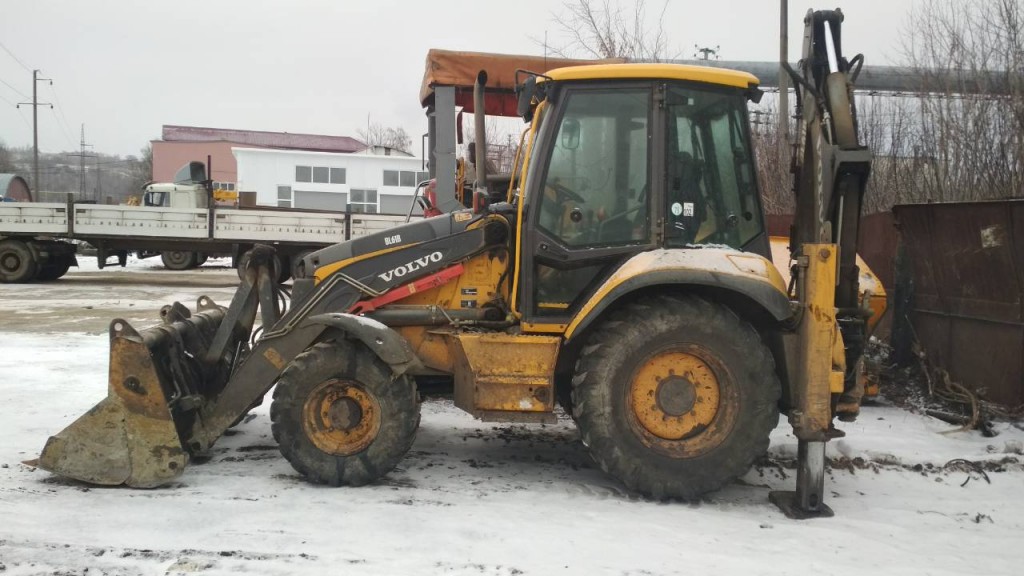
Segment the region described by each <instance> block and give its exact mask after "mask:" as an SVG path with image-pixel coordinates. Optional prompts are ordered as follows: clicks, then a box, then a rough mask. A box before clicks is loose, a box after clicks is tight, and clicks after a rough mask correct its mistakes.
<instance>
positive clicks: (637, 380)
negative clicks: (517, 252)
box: [573, 295, 780, 500]
mask: <svg viewBox="0 0 1024 576" xmlns="http://www.w3.org/2000/svg"><path fill="white" fill-rule="evenodd" d="M779 395H780V385H779V381H778V378H777V376H776V374H775V364H774V361H773V359H772V355H771V353H770V352H769V351H768V349H767V348H766V346H765V345H764V343H763V342H762V341H761V338H760V336H759V335H758V334H757V332H756V331H755V330H754V329H753V328H752V327H751V326H750V325H749V324H748V323H746V322H744V321H742V320H740V319H739V318H738V317H737V316H736V314H735V313H733V312H732V310H730V309H729V308H727V307H725V306H722V305H719V304H713V303H710V302H708V301H706V300H703V299H701V298H697V297H694V296H666V295H662V296H655V297H648V298H644V299H641V300H638V301H636V302H633V303H631V304H628V305H626V306H623V307H622V308H620V309H619V310H617V311H615V312H613V313H612V314H611V315H610V316H609V317H608V318H607V319H606V320H605V321H604V322H602V324H601V325H600V326H598V327H597V328H596V329H595V332H594V333H593V335H592V336H591V337H590V338H589V340H588V341H587V343H586V345H585V346H584V347H583V353H582V355H581V357H580V359H579V361H578V363H577V367H576V374H575V376H574V378H573V415H574V416H575V419H576V422H577V425H578V426H579V429H580V435H581V437H582V439H583V443H584V444H586V445H587V446H588V447H589V448H590V453H591V455H592V456H593V458H594V460H595V461H596V462H597V463H598V465H599V466H600V467H601V468H602V469H603V470H604V471H605V472H607V473H608V474H610V475H611V476H613V477H615V478H617V479H618V480H620V481H621V482H622V483H623V484H625V485H626V486H627V487H628V488H630V489H632V490H635V491H637V492H639V493H641V494H643V495H645V496H648V497H652V498H656V499H659V500H662V499H669V498H679V499H684V500H692V499H695V498H698V497H700V496H701V495H702V494H704V493H706V492H710V491H713V490H716V489H718V488H720V487H722V486H723V485H724V484H726V483H727V482H730V481H731V480H733V479H734V478H736V477H737V476H739V475H741V474H743V473H745V472H746V471H747V470H748V469H749V468H750V466H751V464H753V462H754V460H755V459H756V458H758V457H759V456H761V455H763V454H764V453H765V452H766V451H767V449H768V436H769V434H770V432H771V431H772V429H774V428H775V426H776V425H777V424H778V405H777V404H778V399H779Z"/></svg>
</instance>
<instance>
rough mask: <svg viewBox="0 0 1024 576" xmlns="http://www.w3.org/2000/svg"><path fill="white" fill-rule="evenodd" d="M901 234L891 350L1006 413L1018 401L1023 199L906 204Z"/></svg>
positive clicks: (1023, 336) (1023, 386)
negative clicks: (919, 359)
mask: <svg viewBox="0 0 1024 576" xmlns="http://www.w3.org/2000/svg"><path fill="white" fill-rule="evenodd" d="M893 212H894V214H895V216H896V226H897V229H898V231H899V249H898V254H897V262H896V290H895V295H894V296H895V298H894V307H893V316H894V317H893V322H894V325H893V338H892V340H893V345H894V347H895V348H896V354H897V359H898V360H900V361H902V362H904V363H907V362H910V361H911V360H912V358H913V357H912V346H913V344H914V342H915V341H916V342H917V343H919V344H920V346H921V348H922V350H923V351H924V352H925V354H926V355H927V357H928V360H929V362H930V363H931V364H933V365H935V366H939V367H942V368H944V369H946V370H947V371H948V372H949V374H950V376H951V377H952V378H953V379H954V380H956V381H958V382H960V383H962V384H963V385H965V386H966V387H968V388H971V389H974V390H978V391H981V390H983V391H984V397H985V398H986V399H988V400H991V401H993V402H997V403H999V404H1003V405H1006V406H1011V407H1012V406H1018V405H1020V404H1022V403H1024V297H1022V293H1024V201H1021V200H1005V201H994V202H957V203H944V204H912V205H903V206H896V207H895V208H894V209H893Z"/></svg>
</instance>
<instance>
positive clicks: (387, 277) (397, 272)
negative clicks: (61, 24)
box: [377, 252, 442, 282]
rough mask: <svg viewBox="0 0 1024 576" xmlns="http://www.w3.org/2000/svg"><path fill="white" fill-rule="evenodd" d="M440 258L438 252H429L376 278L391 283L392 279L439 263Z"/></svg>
mask: <svg viewBox="0 0 1024 576" xmlns="http://www.w3.org/2000/svg"><path fill="white" fill-rule="evenodd" d="M441 258H442V256H441V253H440V252H431V253H430V254H427V255H426V256H423V257H422V258H417V259H415V260H413V261H412V262H407V263H405V264H402V265H401V266H399V267H398V268H393V269H391V270H388V271H387V272H385V273H383V274H378V275H377V276H378V277H379V278H380V279H381V280H383V281H385V282H391V279H392V278H401V277H403V276H405V275H407V274H412V273H413V272H415V271H417V270H419V269H420V268H425V267H427V266H428V265H430V264H431V263H433V262H440V261H441Z"/></svg>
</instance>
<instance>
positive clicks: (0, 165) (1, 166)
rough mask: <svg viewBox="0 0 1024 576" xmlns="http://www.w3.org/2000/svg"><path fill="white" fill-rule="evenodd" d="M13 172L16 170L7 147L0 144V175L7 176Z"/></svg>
mask: <svg viewBox="0 0 1024 576" xmlns="http://www.w3.org/2000/svg"><path fill="white" fill-rule="evenodd" d="M15 171H16V168H15V166H14V160H13V159H12V158H11V153H10V151H9V150H7V146H5V145H4V143H3V142H0V174H9V173H12V172H15Z"/></svg>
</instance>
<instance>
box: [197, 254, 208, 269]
mask: <svg viewBox="0 0 1024 576" xmlns="http://www.w3.org/2000/svg"><path fill="white" fill-rule="evenodd" d="M209 259H210V257H209V256H207V255H206V254H204V253H202V252H196V268H198V267H200V266H202V265H203V264H206V261H207V260H209Z"/></svg>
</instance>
